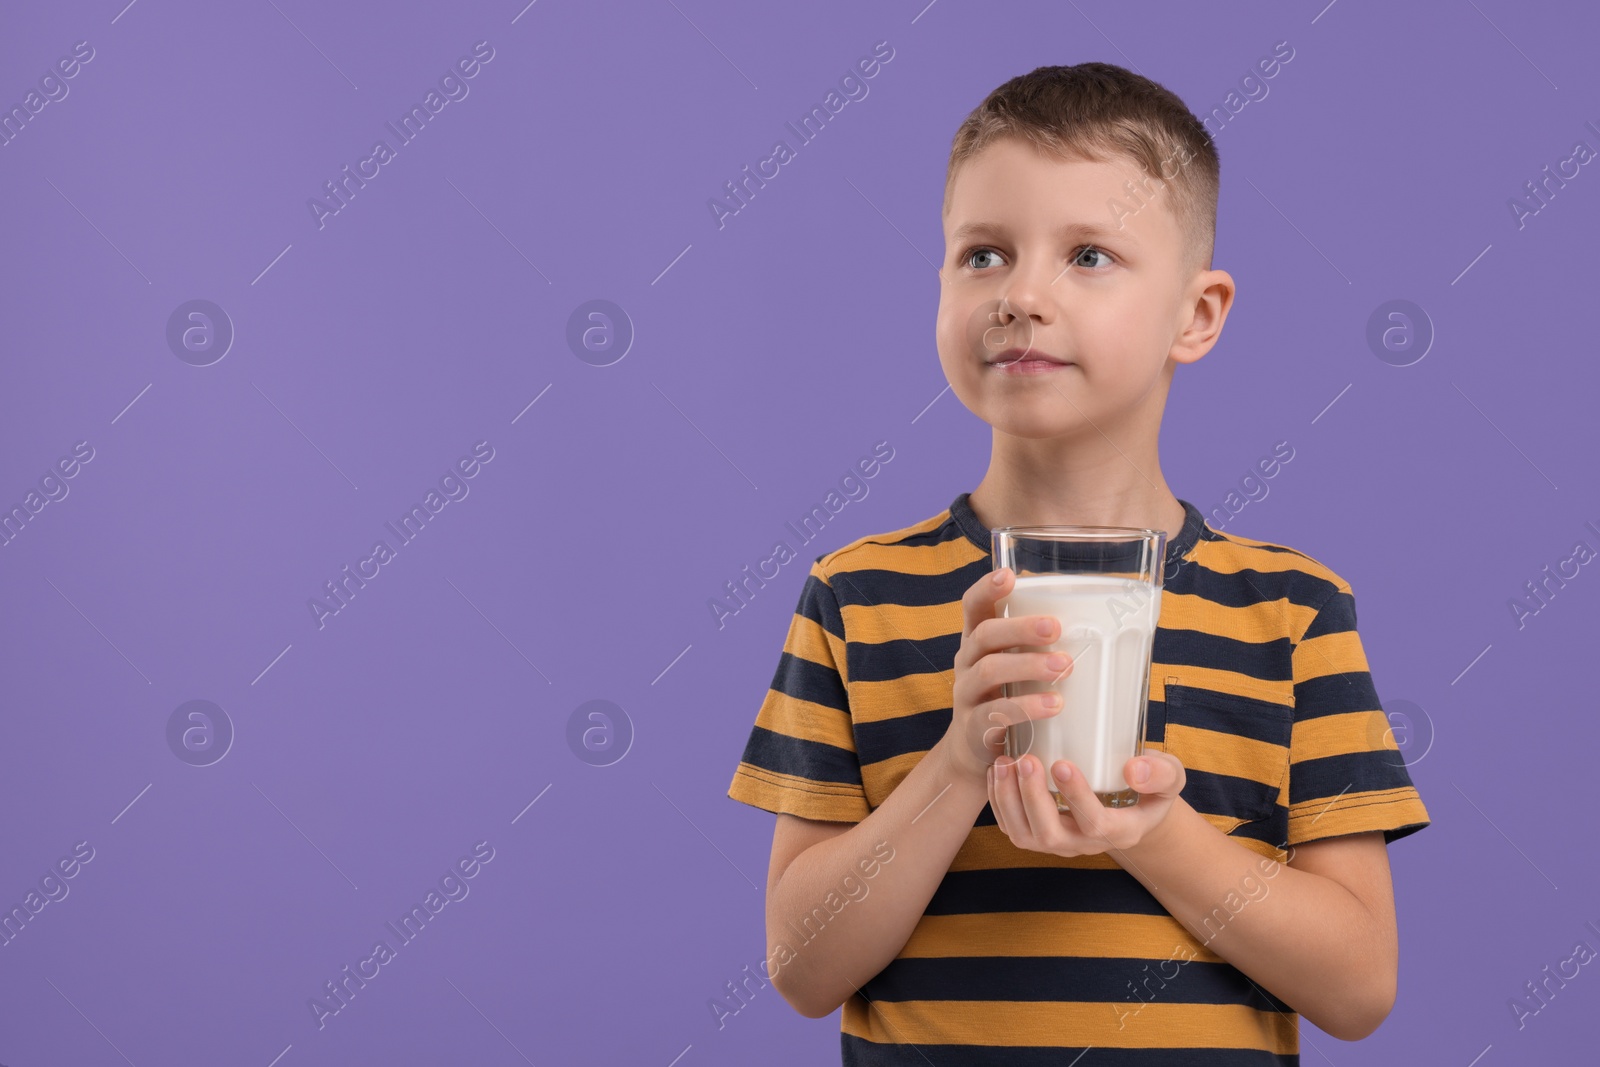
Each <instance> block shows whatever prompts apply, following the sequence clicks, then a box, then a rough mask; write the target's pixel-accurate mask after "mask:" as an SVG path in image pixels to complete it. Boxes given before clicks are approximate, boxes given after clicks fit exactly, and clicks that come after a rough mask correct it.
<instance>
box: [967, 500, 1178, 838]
mask: <svg viewBox="0 0 1600 1067" xmlns="http://www.w3.org/2000/svg"><path fill="white" fill-rule="evenodd" d="M991 536H992V540H993V547H994V566H995V569H999V568H1002V567H1010V568H1011V570H1012V572H1013V573H1014V574H1015V575H1016V584H1015V585H1014V586H1013V587H1012V590H1011V592H1010V593H1009V594H1007V595H1006V596H1004V597H1002V598H1001V599H1000V602H999V615H1000V617H1002V618H1010V617H1012V616H1017V615H1049V616H1054V617H1055V618H1056V619H1058V620H1059V621H1060V623H1061V630H1060V636H1059V638H1058V639H1057V640H1056V642H1055V643H1054V644H1049V645H1031V646H1028V647H1026V648H1013V649H1009V650H1008V651H1012V652H1046V651H1048V652H1057V651H1060V652H1065V653H1066V654H1067V655H1069V656H1071V657H1072V667H1071V669H1070V670H1069V671H1068V672H1067V673H1066V675H1065V676H1063V677H1061V678H1060V679H1057V680H1054V681H1026V682H1008V683H1006V686H1005V691H1006V696H1007V697H1018V696H1023V695H1025V694H1028V693H1043V692H1047V691H1049V690H1051V689H1054V690H1055V691H1056V692H1057V693H1059V694H1060V696H1061V710H1059V711H1058V712H1056V713H1055V714H1054V715H1051V716H1047V717H1046V718H1043V719H1029V720H1025V721H1023V722H1021V723H1017V724H1014V725H1012V726H1008V727H1007V728H1006V755H1007V756H1008V757H1011V758H1016V757H1019V756H1021V755H1023V754H1024V753H1027V752H1031V753H1033V754H1034V755H1035V756H1037V757H1038V758H1039V759H1040V760H1042V761H1043V763H1044V767H1045V771H1046V774H1047V776H1046V779H1045V780H1046V781H1047V782H1048V783H1049V784H1050V791H1051V792H1053V793H1055V794H1056V806H1057V807H1058V808H1059V809H1060V810H1061V811H1067V810H1068V807H1067V803H1066V801H1065V799H1064V798H1063V797H1062V796H1061V791H1060V789H1059V788H1058V787H1057V784H1056V780H1055V777H1054V775H1050V774H1049V773H1048V772H1049V769H1050V766H1051V765H1052V764H1053V763H1054V762H1055V761H1056V760H1058V759H1064V760H1067V761H1069V762H1070V763H1071V764H1072V765H1073V766H1074V767H1076V768H1077V769H1078V770H1079V772H1080V773H1082V774H1083V775H1084V777H1085V779H1086V780H1087V781H1088V783H1089V786H1090V788H1092V789H1093V790H1094V791H1095V794H1096V795H1097V796H1098V797H1099V798H1100V803H1101V804H1103V805H1105V806H1106V807H1114V808H1120V807H1127V806H1130V805H1133V804H1136V803H1138V800H1139V794H1138V793H1137V792H1135V791H1134V790H1133V788H1132V787H1131V786H1129V784H1128V782H1127V781H1126V780H1125V779H1124V778H1123V776H1122V766H1123V764H1125V763H1126V762H1127V761H1128V760H1129V759H1131V758H1132V757H1134V756H1137V755H1139V753H1141V752H1142V751H1144V727H1145V708H1146V702H1147V699H1148V697H1149V693H1150V652H1151V646H1152V645H1153V643H1154V641H1155V631H1156V620H1157V619H1158V618H1159V617H1160V615H1161V579H1162V572H1163V569H1164V567H1163V563H1164V557H1165V554H1166V542H1167V535H1166V531H1164V530H1143V529H1136V528H1131V527H1121V526H1002V527H999V528H997V529H995V530H993V531H992V532H991Z"/></svg>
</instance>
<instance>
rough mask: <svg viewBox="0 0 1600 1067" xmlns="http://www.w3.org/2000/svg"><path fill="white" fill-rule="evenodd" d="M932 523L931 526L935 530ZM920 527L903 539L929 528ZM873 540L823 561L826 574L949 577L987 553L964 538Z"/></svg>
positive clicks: (861, 542) (846, 548) (909, 532)
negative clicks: (929, 541) (913, 541)
mask: <svg viewBox="0 0 1600 1067" xmlns="http://www.w3.org/2000/svg"><path fill="white" fill-rule="evenodd" d="M937 525H938V524H937V523H934V524H933V526H937ZM923 527H926V528H921V527H912V528H911V529H910V531H908V532H907V536H915V535H916V534H918V533H927V532H928V530H929V529H932V526H929V525H928V524H926V523H924V524H923ZM897 536H898V535H890V536H887V537H877V538H874V539H873V540H871V541H858V542H856V543H855V544H854V545H849V546H846V547H845V548H842V549H840V550H839V551H837V552H835V553H833V554H832V555H829V556H825V557H823V562H824V563H825V564H826V565H827V567H828V571H829V573H831V574H833V575H835V576H837V575H841V574H843V575H847V576H848V575H849V573H850V572H851V571H865V570H885V571H894V572H895V573H897V574H918V575H935V574H949V573H950V572H951V571H953V570H959V569H960V568H962V567H965V566H967V565H968V564H970V563H971V562H972V561H973V560H976V559H987V558H988V553H986V552H980V551H979V550H978V546H977V545H974V544H973V543H972V542H971V541H968V540H967V539H966V538H965V537H956V538H952V539H951V540H949V541H941V542H939V543H938V544H936V545H898V544H893V543H889V544H880V543H878V542H880V541H891V538H892V537H897Z"/></svg>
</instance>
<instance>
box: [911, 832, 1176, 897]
mask: <svg viewBox="0 0 1600 1067" xmlns="http://www.w3.org/2000/svg"><path fill="white" fill-rule="evenodd" d="M984 810H985V811H988V806H987V805H985V806H984ZM989 814H990V817H991V818H992V817H993V812H990V813H989ZM1019 907H1021V908H1025V909H1026V910H1028V911H1106V912H1124V913H1127V914H1130V915H1166V914H1168V912H1167V909H1166V908H1165V907H1163V906H1162V904H1161V902H1160V901H1159V900H1157V899H1156V898H1155V897H1154V896H1152V895H1151V893H1150V891H1149V890H1148V889H1146V888H1145V887H1144V886H1143V885H1141V884H1140V883H1139V881H1138V880H1137V879H1136V878H1134V877H1133V875H1131V874H1129V873H1128V872H1127V871H1124V870H1122V869H1121V868H1118V869H1116V870H1107V869H1103V868H1093V867H1001V868H997V869H994V870H976V871H950V872H948V873H946V874H945V876H944V879H943V880H942V881H941V882H940V883H939V888H938V889H936V890H934V891H933V899H932V900H930V901H928V907H927V908H926V909H925V911H926V914H928V915H982V914H984V913H986V912H1013V911H1016V910H1017V909H1018V908H1019Z"/></svg>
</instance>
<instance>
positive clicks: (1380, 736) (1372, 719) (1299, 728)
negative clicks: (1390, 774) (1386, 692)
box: [1289, 711, 1400, 763]
mask: <svg viewBox="0 0 1600 1067" xmlns="http://www.w3.org/2000/svg"><path fill="white" fill-rule="evenodd" d="M1374 749H1387V750H1389V751H1390V752H1396V753H1398V752H1399V751H1400V746H1399V745H1398V744H1397V743H1396V742H1395V739H1394V735H1393V733H1392V732H1391V730H1390V726H1389V719H1388V717H1387V716H1386V715H1384V713H1383V712H1381V711H1352V712H1348V713H1346V714H1343V715H1322V716H1319V717H1317V718H1315V719H1306V720H1304V721H1303V722H1297V723H1295V724H1294V740H1293V741H1292V742H1291V743H1290V746H1289V751H1290V752H1292V753H1293V754H1294V762H1295V763H1299V762H1300V761H1301V760H1308V759H1321V758H1322V757H1324V756H1344V755H1348V754H1350V753H1353V752H1368V751H1371V750H1374ZM1394 761H1395V762H1396V763H1399V762H1400V758H1399V757H1398V756H1396V757H1394Z"/></svg>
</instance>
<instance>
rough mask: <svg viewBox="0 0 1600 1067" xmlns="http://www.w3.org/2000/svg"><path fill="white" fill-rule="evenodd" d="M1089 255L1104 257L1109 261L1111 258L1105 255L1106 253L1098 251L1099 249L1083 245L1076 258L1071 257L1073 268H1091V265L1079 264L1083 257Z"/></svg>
mask: <svg viewBox="0 0 1600 1067" xmlns="http://www.w3.org/2000/svg"><path fill="white" fill-rule="evenodd" d="M1090 253H1093V254H1094V255H1097V256H1105V257H1106V259H1107V260H1109V259H1110V258H1111V257H1110V256H1109V255H1106V253H1104V252H1102V251H1100V249H1098V248H1096V247H1095V246H1094V245H1084V246H1083V247H1082V248H1081V249H1079V250H1078V254H1077V255H1076V256H1073V257H1072V264H1073V266H1083V267H1089V266H1092V264H1089V263H1080V262H1079V261H1080V260H1082V259H1083V257H1084V256H1086V255H1088V254H1090Z"/></svg>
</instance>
